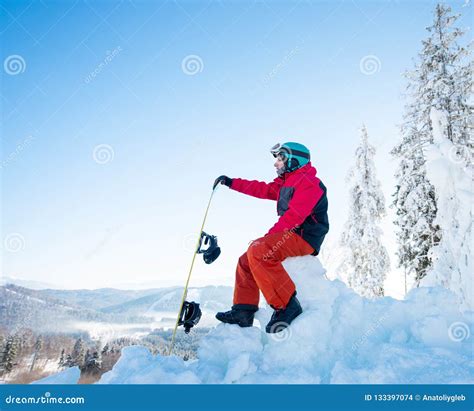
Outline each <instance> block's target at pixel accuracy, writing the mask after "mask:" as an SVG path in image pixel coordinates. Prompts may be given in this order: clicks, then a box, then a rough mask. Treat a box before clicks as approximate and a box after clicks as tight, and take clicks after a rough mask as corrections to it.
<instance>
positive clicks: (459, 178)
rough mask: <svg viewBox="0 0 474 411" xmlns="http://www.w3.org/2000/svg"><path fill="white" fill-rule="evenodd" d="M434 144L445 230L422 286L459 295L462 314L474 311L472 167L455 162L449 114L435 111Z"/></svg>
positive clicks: (430, 169) (430, 166)
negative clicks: (440, 287) (436, 287)
mask: <svg viewBox="0 0 474 411" xmlns="http://www.w3.org/2000/svg"><path fill="white" fill-rule="evenodd" d="M431 121H432V125H433V144H430V145H429V146H428V147H427V149H426V157H427V162H426V167H427V175H428V178H429V179H430V181H431V182H432V183H433V185H434V187H435V191H436V195H437V197H436V201H437V205H438V213H437V216H436V220H435V222H436V223H438V224H439V226H440V227H441V230H442V233H443V235H442V239H441V241H440V243H439V244H438V245H437V246H436V247H433V250H432V254H433V260H434V263H433V269H432V271H431V272H430V273H429V275H428V276H426V277H425V278H424V279H423V281H422V283H423V285H427V286H439V285H441V286H443V287H445V288H447V289H449V290H451V291H452V292H453V293H454V294H456V295H457V297H458V299H459V303H460V307H461V309H462V310H463V311H467V310H472V309H473V308H474V261H473V260H474V259H473V254H474V230H473V221H474V209H473V204H474V179H473V173H472V168H471V167H466V165H465V164H464V163H463V162H462V161H459V160H460V159H459V158H457V159H453V153H454V152H456V150H457V148H456V145H455V144H454V143H453V142H452V141H451V139H450V137H449V133H450V130H449V125H448V114H447V113H446V112H445V111H440V110H438V109H436V108H435V107H433V108H432V112H431Z"/></svg>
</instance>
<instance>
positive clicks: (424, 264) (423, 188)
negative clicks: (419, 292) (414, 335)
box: [391, 101, 440, 293]
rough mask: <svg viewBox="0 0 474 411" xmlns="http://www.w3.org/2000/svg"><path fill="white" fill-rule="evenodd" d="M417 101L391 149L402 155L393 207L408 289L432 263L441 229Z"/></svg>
mask: <svg viewBox="0 0 474 411" xmlns="http://www.w3.org/2000/svg"><path fill="white" fill-rule="evenodd" d="M420 110H421V109H420V108H419V107H418V105H417V102H416V101H414V102H411V103H410V104H407V106H406V114H405V116H404V123H403V124H402V126H401V134H402V140H401V142H400V143H399V144H398V145H397V146H396V147H395V148H393V150H392V151H391V153H392V155H394V156H396V157H397V158H399V159H400V163H399V166H398V169H397V171H396V174H395V177H396V180H397V183H396V187H395V193H394V194H393V202H392V207H395V209H396V218H395V221H394V223H395V225H396V226H397V228H398V229H397V231H396V236H397V243H398V250H397V252H396V255H397V258H398V266H399V267H402V268H403V270H404V273H405V293H406V292H407V291H408V288H411V286H412V284H413V283H415V284H417V285H418V284H419V281H420V280H421V279H422V278H423V277H424V276H425V275H426V273H427V272H428V270H429V269H430V268H431V267H432V260H431V257H430V250H431V248H432V247H433V245H435V244H437V243H438V242H439V239H440V229H439V227H438V226H437V225H436V224H434V223H433V221H434V220H435V218H436V211H437V209H436V200H435V192H434V187H433V185H432V184H431V183H430V182H429V180H428V179H427V176H426V164H425V163H426V160H425V156H424V153H423V148H422V146H423V141H426V137H424V135H423V127H420V126H419V124H418V123H419V120H418V118H417V117H418V114H419V113H420Z"/></svg>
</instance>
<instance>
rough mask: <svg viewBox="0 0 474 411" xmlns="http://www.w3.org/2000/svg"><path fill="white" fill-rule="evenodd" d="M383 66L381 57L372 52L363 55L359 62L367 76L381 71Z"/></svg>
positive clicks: (362, 71)
mask: <svg viewBox="0 0 474 411" xmlns="http://www.w3.org/2000/svg"><path fill="white" fill-rule="evenodd" d="M381 67H382V62H381V61H380V59H379V58H378V57H377V56H374V55H372V54H370V55H368V56H364V57H362V58H361V60H360V62H359V68H360V71H361V73H363V74H365V75H366V76H371V75H372V74H375V73H377V72H379V71H380V69H381Z"/></svg>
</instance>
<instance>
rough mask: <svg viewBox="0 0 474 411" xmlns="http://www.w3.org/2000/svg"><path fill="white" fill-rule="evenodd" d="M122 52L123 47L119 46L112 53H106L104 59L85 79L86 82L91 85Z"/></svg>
mask: <svg viewBox="0 0 474 411" xmlns="http://www.w3.org/2000/svg"><path fill="white" fill-rule="evenodd" d="M122 51H123V49H122V46H117V47H115V48H114V49H113V50H112V51H110V50H107V51H106V52H105V57H104V59H103V60H102V61H101V62H100V63H99V64H98V65H97V66H96V68H95V69H94V70H92V71H91V72H90V73H89V74H88V75H87V77H86V78H85V79H84V82H85V83H86V84H89V83H90V82H91V81H92V80H94V79H95V78H96V77H97V76H98V75H99V74H100V73H101V72H102V70H104V68H106V67H107V66H108V65H109V64H110V63H111V62H112V61H113V60H114V59H115V57H117V56H118V55H119V54H120V53H121V52H122Z"/></svg>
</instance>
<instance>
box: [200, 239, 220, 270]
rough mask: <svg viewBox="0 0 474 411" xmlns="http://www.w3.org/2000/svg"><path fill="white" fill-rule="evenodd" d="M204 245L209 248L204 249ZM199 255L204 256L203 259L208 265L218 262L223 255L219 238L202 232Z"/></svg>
mask: <svg viewBox="0 0 474 411" xmlns="http://www.w3.org/2000/svg"><path fill="white" fill-rule="evenodd" d="M203 243H204V245H206V246H208V247H207V248H206V249H203V248H202V246H203ZM197 253H198V254H203V259H204V262H205V263H206V264H211V263H213V262H214V261H216V260H217V257H219V255H220V254H221V249H220V247H219V246H218V245H217V237H216V236H215V235H210V234H207V233H205V232H204V231H203V232H201V238H200V239H199V245H198V248H197Z"/></svg>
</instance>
